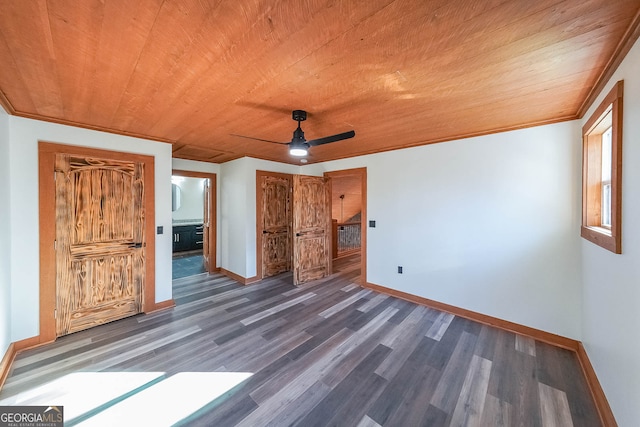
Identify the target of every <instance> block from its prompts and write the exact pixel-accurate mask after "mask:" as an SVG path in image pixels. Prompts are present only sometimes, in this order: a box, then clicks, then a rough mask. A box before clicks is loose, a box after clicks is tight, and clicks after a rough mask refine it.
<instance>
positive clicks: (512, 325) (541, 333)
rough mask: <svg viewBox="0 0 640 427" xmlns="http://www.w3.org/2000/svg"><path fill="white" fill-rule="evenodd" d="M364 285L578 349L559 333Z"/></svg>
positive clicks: (487, 323) (373, 285)
mask: <svg viewBox="0 0 640 427" xmlns="http://www.w3.org/2000/svg"><path fill="white" fill-rule="evenodd" d="M364 287H365V288H369V289H372V290H374V291H377V292H381V293H383V294H386V295H391V296H394V297H396V298H400V299H403V300H406V301H410V302H414V303H416V304H420V305H424V306H427V307H431V308H435V309H436V310H440V311H445V312H447V313H451V314H454V315H456V316H460V317H464V318H465V319H469V320H473V321H475V322H479V323H483V324H485V325H489V326H495V327H496V328H500V329H503V330H505V331H509V332H514V333H516V334H519V335H525V336H528V337H531V338H534V339H536V340H538V341H543V342H546V343H547V344H551V345H554V346H556V347H562V348H565V349H567V350H572V351H578V344H579V341H576V340H574V339H571V338H566V337H563V336H560V335H556V334H552V333H551V332H546V331H542V330H540V329H536V328H531V327H529V326H524V325H520V324H518V323H514V322H509V321H508V320H503V319H499V318H497V317H493V316H488V315H486V314H482V313H478V312H476V311H471V310H466V309H464V308H460V307H456V306H453V305H449V304H445V303H442V302H439V301H434V300H431V299H428V298H424V297H420V296H417V295H413V294H409V293H407V292H402V291H398V290H396V289H391V288H387V287H385V286H380V285H376V284H374V283H367V284H366V285H364Z"/></svg>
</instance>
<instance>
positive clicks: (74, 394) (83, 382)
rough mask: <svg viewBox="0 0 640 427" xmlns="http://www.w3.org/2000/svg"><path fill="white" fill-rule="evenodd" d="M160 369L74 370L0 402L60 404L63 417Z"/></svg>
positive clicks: (90, 406)
mask: <svg viewBox="0 0 640 427" xmlns="http://www.w3.org/2000/svg"><path fill="white" fill-rule="evenodd" d="M163 375H164V373H163V372H74V373H72V374H68V375H65V376H64V377H62V378H58V379H56V380H54V381H51V382H49V383H47V384H44V385H42V386H40V387H36V388H34V389H31V390H27V391H24V392H22V393H20V394H17V395H15V396H12V397H9V398H7V399H4V400H2V401H0V405H11V406H15V405H24V406H29V405H36V406H38V405H43V406H46V405H57V406H64V418H65V421H70V420H73V419H74V418H77V417H79V416H81V415H83V414H86V413H88V412H90V411H92V410H94V409H96V408H99V407H100V406H102V405H105V404H107V403H109V402H112V401H114V400H116V399H119V398H122V397H123V396H126V395H127V394H128V393H131V392H132V391H134V390H136V389H138V388H140V387H142V386H144V385H145V384H148V383H150V382H152V381H154V380H157V379H159V378H161V377H162V376H163Z"/></svg>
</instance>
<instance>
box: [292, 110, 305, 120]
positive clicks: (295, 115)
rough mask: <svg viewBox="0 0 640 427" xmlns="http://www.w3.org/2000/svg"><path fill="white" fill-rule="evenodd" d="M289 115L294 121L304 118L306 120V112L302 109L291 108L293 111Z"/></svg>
mask: <svg viewBox="0 0 640 427" xmlns="http://www.w3.org/2000/svg"><path fill="white" fill-rule="evenodd" d="M291 117H292V118H293V120H295V121H296V122H304V121H305V120H307V112H306V111H304V110H293V113H291Z"/></svg>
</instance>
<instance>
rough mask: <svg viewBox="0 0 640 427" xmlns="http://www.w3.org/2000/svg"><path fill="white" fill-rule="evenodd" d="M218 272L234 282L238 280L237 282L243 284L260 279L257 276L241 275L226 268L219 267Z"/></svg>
mask: <svg viewBox="0 0 640 427" xmlns="http://www.w3.org/2000/svg"><path fill="white" fill-rule="evenodd" d="M220 273H221V274H224V275H225V276H227V277H228V278H230V279H233V280H235V281H236V282H239V283H241V284H243V285H250V284H252V283H256V282H259V281H260V279H258V276H253V277H242V276H240V275H239V274H236V273H234V272H231V271H229V270H227V269H224V268H220Z"/></svg>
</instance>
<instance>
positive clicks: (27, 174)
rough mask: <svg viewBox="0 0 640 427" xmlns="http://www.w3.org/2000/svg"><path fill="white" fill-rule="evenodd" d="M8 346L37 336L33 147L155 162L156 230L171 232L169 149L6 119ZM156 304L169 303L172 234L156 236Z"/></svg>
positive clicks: (35, 157) (35, 167) (35, 151)
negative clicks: (56, 146) (82, 149)
mask: <svg viewBox="0 0 640 427" xmlns="http://www.w3.org/2000/svg"><path fill="white" fill-rule="evenodd" d="M9 122H10V137H9V139H10V142H9V149H10V151H9V162H10V164H11V180H10V188H9V191H10V198H9V203H8V204H9V208H10V213H9V214H10V218H11V230H10V234H9V236H10V242H11V254H12V257H11V266H10V268H11V270H10V271H11V278H12V284H11V310H12V321H11V325H12V336H11V340H12V341H18V340H22V339H25V338H29V337H32V336H35V335H38V333H39V332H38V330H39V318H38V310H39V299H38V294H39V288H38V283H39V265H38V244H39V231H38V141H39V140H42V141H49V142H55V143H60V144H71V145H78V146H86V147H93V148H101V149H109V150H114V151H122V152H130V153H138V154H145V155H150V156H153V157H154V158H155V217H156V225H162V226H164V228H165V230H170V229H171V146H170V145H169V144H163V143H158V142H154V141H148V140H143V139H138V138H130V137H125V136H119V135H114V134H109V133H104V132H97V131H92V130H87V129H81V128H75V127H70V126H63V125H59V124H54V123H48V122H41V121H37V120H30V119H24V118H20V117H10V118H9ZM155 237H156V274H155V276H156V302H160V301H165V300H168V299H171V295H172V293H171V249H172V248H171V246H172V242H171V233H164V234H163V235H156V236H155Z"/></svg>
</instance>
